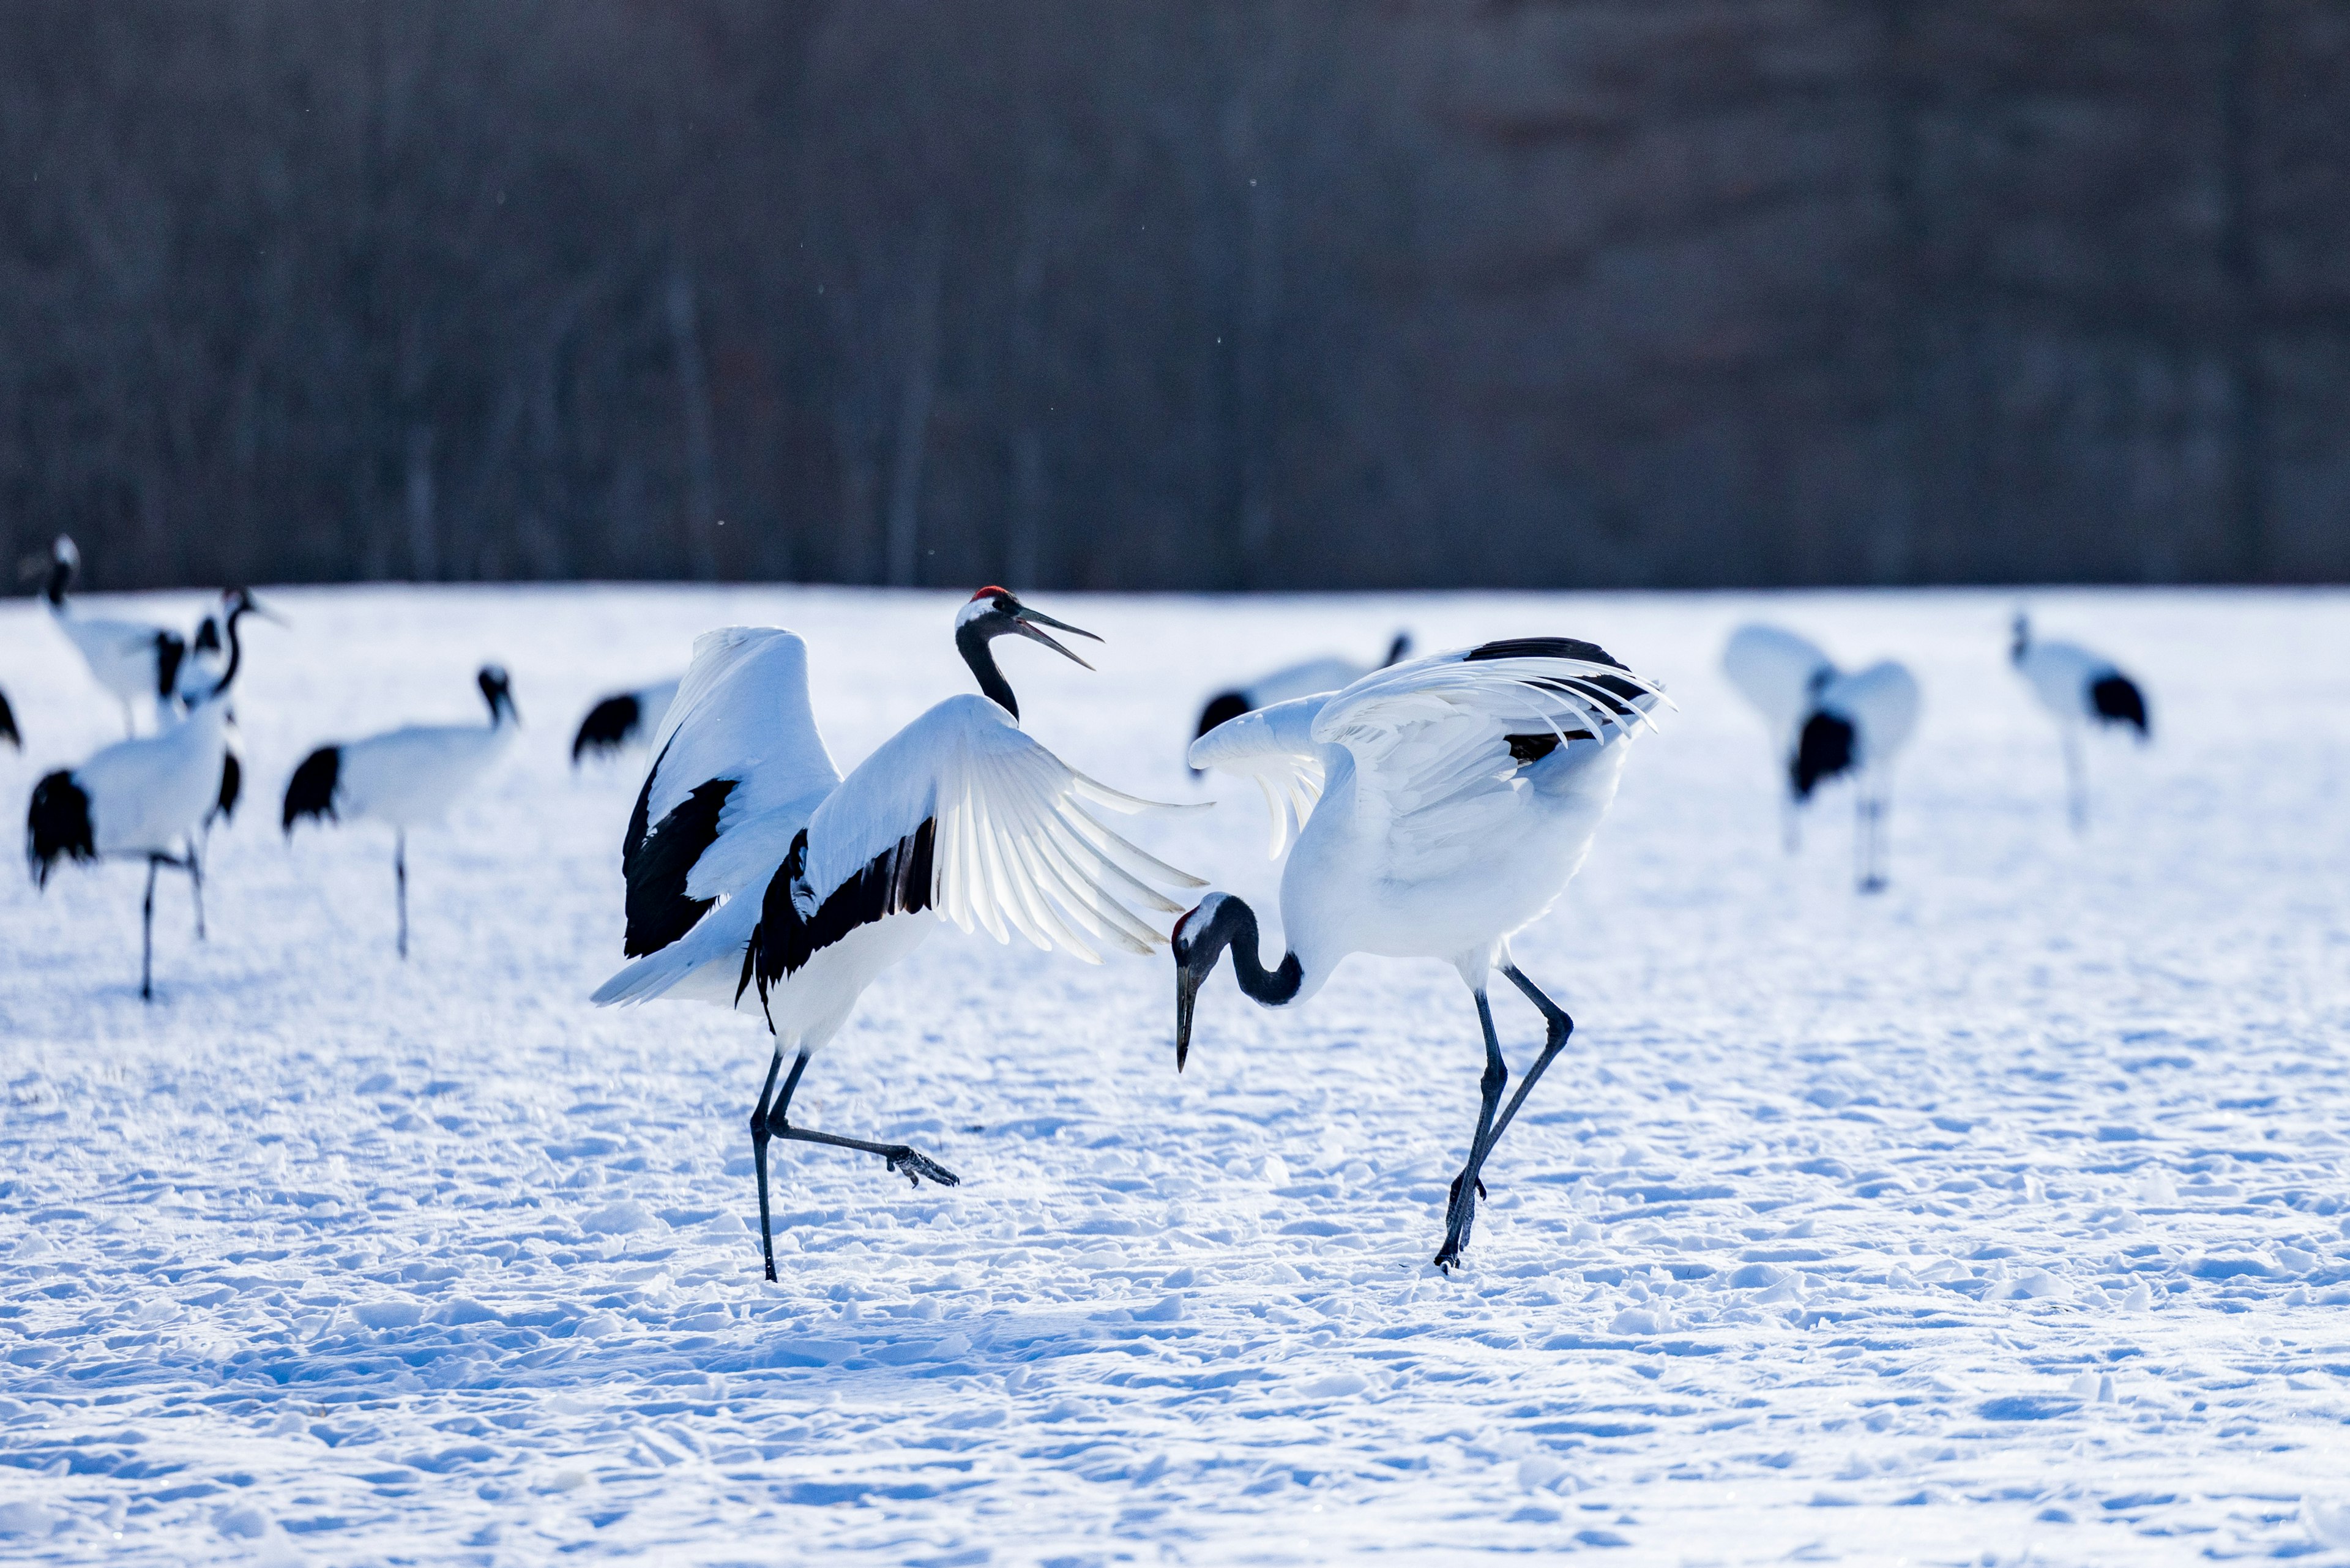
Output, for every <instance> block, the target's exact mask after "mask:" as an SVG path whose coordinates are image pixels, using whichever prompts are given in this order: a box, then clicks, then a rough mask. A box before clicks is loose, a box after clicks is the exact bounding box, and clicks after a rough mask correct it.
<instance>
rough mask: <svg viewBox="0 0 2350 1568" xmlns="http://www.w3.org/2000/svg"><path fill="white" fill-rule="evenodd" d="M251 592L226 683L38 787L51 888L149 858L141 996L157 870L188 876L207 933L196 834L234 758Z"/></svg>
mask: <svg viewBox="0 0 2350 1568" xmlns="http://www.w3.org/2000/svg"><path fill="white" fill-rule="evenodd" d="M257 609H258V607H257V606H256V605H255V604H254V603H253V601H252V599H251V597H249V596H247V595H245V594H244V593H242V592H239V593H237V594H235V595H234V596H232V597H231V600H230V605H229V609H228V614H227V617H226V625H227V627H228V639H229V658H228V661H227V663H226V665H225V666H224V668H223V670H222V671H221V673H220V675H219V677H218V678H217V680H215V681H214V682H213V684H212V686H211V687H210V688H209V689H208V690H206V691H203V692H202V693H201V694H191V695H190V697H189V700H188V703H187V708H186V711H185V712H184V713H183V714H181V715H179V716H177V717H175V718H174V719H172V721H171V722H167V723H166V724H165V726H164V728H163V729H162V730H161V732H160V733H157V734H154V735H147V736H134V737H133V738H131V739H129V740H124V741H118V742H115V743H114V744H112V745H110V746H108V747H106V748H104V749H103V750H101V751H99V752H98V753H96V754H95V755H93V756H91V757H90V758H89V759H88V761H86V762H84V763H82V764H81V765H80V766H78V767H75V768H69V769H60V770H59V771H57V772H56V773H52V774H49V775H48V776H47V777H46V778H44V779H42V780H41V782H40V783H39V784H37V785H36V786H35V788H34V791H33V799H32V805H31V807H30V809H29V810H28V812H27V813H26V850H27V854H28V856H29V857H30V859H31V862H32V866H33V873H34V877H35V879H36V881H37V882H38V883H39V884H40V885H42V886H43V887H46V886H47V883H48V876H49V872H50V871H51V870H52V869H53V868H54V867H56V865H57V862H58V861H59V860H65V859H71V860H78V861H85V862H87V861H94V860H100V859H124V858H134V857H135V858H141V859H144V860H145V861H146V862H147V894H146V899H145V902H144V905H143V907H142V919H141V924H142V931H143V934H142V938H141V956H140V982H139V992H140V996H142V997H145V998H148V999H150V1000H151V999H152V998H153V995H154V981H153V969H154V963H153V959H154V912H155V874H156V872H157V870H158V869H159V868H161V867H165V866H170V867H174V868H175V869H179V870H183V871H185V872H187V873H188V876H189V879H190V883H191V886H192V890H193V893H194V896H195V898H196V908H197V910H198V915H197V930H198V934H199V935H200V936H201V935H202V933H203V915H202V910H203V866H202V863H201V861H200V860H199V859H198V858H197V856H196V853H195V847H194V836H195V833H196V830H197V828H198V827H199V826H200V825H201V824H202V823H203V820H204V817H205V815H207V814H208V813H209V812H210V811H212V810H213V807H214V806H215V805H217V804H218V802H219V799H220V790H221V776H222V768H223V765H224V759H225V758H226V756H227V753H228V738H227V724H228V699H229V690H230V687H231V684H232V683H233V682H234V680H235V679H236V675H237V670H238V666H239V665H240V663H241V662H242V649H241V644H240V641H239V639H238V636H237V621H238V620H239V618H242V617H243V616H244V614H245V613H247V612H248V611H251V610H257Z"/></svg>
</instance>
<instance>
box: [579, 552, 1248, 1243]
mask: <svg viewBox="0 0 2350 1568" xmlns="http://www.w3.org/2000/svg"><path fill="white" fill-rule="evenodd" d="M1037 624H1042V625H1045V626H1054V627H1060V628H1062V629H1064V630H1069V631H1076V628H1073V627H1066V626H1064V624H1063V623H1061V622H1059V621H1055V620H1052V619H1051V618H1048V617H1045V616H1043V615H1041V614H1039V613H1038V612H1036V611H1035V610H1032V609H1030V608H1028V607H1026V606H1024V605H1022V604H1020V603H1019V602H1018V600H1017V599H1015V598H1014V597H1013V596H1011V595H1010V594H1007V593H1004V592H1003V590H1001V589H996V588H987V589H983V590H981V592H980V594H978V595H975V596H973V597H972V601H971V603H970V604H969V605H967V606H966V607H964V611H963V613H962V616H961V617H960V618H959V619H958V624H957V642H958V644H959V646H961V648H962V651H963V655H964V657H965V659H967V660H969V661H970V662H971V663H972V670H973V672H974V673H975V674H976V675H977V676H978V677H979V680H980V684H981V686H982V687H983V689H986V690H988V691H990V692H991V693H992V694H993V696H992V698H991V697H979V696H961V697H951V698H949V699H947V700H946V701H943V702H941V703H939V704H938V705H937V706H935V707H933V708H931V710H930V711H928V712H926V713H924V714H923V715H922V716H921V717H920V718H919V719H916V720H915V721H914V722H912V723H910V724H909V725H907V726H906V727H905V728H904V729H903V730H900V731H899V732H898V733H897V734H895V735H893V736H892V737H890V738H889V740H888V741H887V742H883V744H882V745H881V746H880V748H879V750H877V751H876V752H875V753H873V754H872V755H871V756H869V757H868V758H867V759H866V760H865V761H864V762H863V763H860V764H858V767H857V768H856V769H855V770H854V771H852V772H851V773H850V774H848V776H847V778H845V779H844V778H842V777H841V776H840V775H839V774H838V772H837V769H836V768H835V767H834V765H833V762H832V757H831V754H830V753H829V752H828V751H827V749H826V747H825V744H824V739H823V736H822V735H821V734H820V733H819V732H818V731H817V729H816V718H815V713H814V711H813V709H812V708H811V706H810V704H809V701H808V691H807V650H806V645H805V644H804V643H803V642H802V641H801V640H800V639H799V638H797V637H795V636H794V635H793V634H792V633H790V632H788V631H783V630H779V629H775V628H745V627H737V628H728V629H726V630H723V631H715V632H711V633H708V634H706V635H705V636H703V637H702V639H699V640H698V641H697V642H696V643H695V644H694V654H693V663H692V665H691V668H690V669H689V670H687V672H686V675H685V679H684V681H683V684H682V685H681V688H680V690H679V691H678V695H677V699H676V701H675V702H674V703H672V704H671V708H670V711H669V715H668V717H667V719H666V720H665V721H664V722H663V723H662V725H661V728H660V732H658V733H657V734H656V735H655V737H654V740H653V762H652V764H651V767H650V770H649V772H648V773H647V774H646V778H645V782H644V785H643V788H642V789H641V791H640V792H639V798H638V803H637V808H636V813H635V815H634V817H633V818H632V820H631V822H630V824H629V832H628V836H627V839H626V841H625V843H624V846H623V849H622V857H621V858H622V867H623V871H624V873H625V875H626V877H627V881H628V933H627V938H626V941H625V944H624V946H625V950H627V952H628V953H629V954H630V955H631V961H629V963H628V964H627V965H626V966H625V967H623V968H622V969H621V970H620V971H619V972H618V973H617V974H615V975H613V976H612V977H611V979H609V980H608V981H606V982H605V983H604V984H603V985H602V986H601V987H600V988H598V991H597V992H596V993H595V996H594V999H593V1000H594V1001H595V1002H597V1003H598V1004H599V1005H610V1004H613V1003H619V1002H650V1001H652V1000H654V999H656V998H660V997H674V998H681V999H692V1000H697V1001H706V1002H715V1003H718V1004H720V1005H722V1006H730V1007H752V1008H756V1009H758V1010H759V1011H761V1012H763V1014H764V1017H765V1018H766V1020H767V1023H768V1026H769V1028H770V1030H771V1032H772V1033H773V1035H774V1038H775V1053H774V1056H773V1059H772V1060H771V1062H770V1064H769V1067H768V1071H767V1077H766V1084H765V1086H764V1088H763V1089H762V1092H761V1095H760V1098H759V1103H758V1106H757V1108H756V1109H755V1110H754V1113H753V1124H752V1125H753V1147H754V1156H755V1162H756V1165H757V1169H758V1177H759V1201H760V1220H761V1231H762V1239H763V1242H764V1246H765V1251H766V1262H767V1270H768V1273H769V1276H770V1277H771V1278H772V1277H773V1275H774V1262H775V1259H774V1248H773V1244H772V1241H771V1240H770V1239H769V1238H768V1234H767V1215H768V1208H767V1189H766V1147H767V1142H768V1140H769V1139H770V1138H771V1137H789V1138H794V1139H798V1140H801V1141H807V1142H816V1143H826V1144H831V1145H833V1146H835V1147H848V1148H854V1149H859V1150H862V1151H865V1152H868V1153H873V1154H878V1155H880V1156H881V1157H882V1158H884V1159H885V1160H886V1161H887V1162H888V1164H889V1168H891V1169H893V1170H896V1171H899V1172H900V1173H902V1174H905V1175H907V1176H908V1177H909V1178H910V1179H912V1178H925V1177H926V1178H929V1179H931V1180H934V1181H939V1182H941V1183H946V1184H950V1185H951V1184H952V1183H953V1182H954V1181H955V1177H954V1176H953V1174H952V1173H951V1172H949V1171H947V1170H945V1169H944V1168H941V1167H940V1166H938V1165H937V1164H936V1163H935V1162H934V1161H932V1160H931V1159H930V1158H928V1157H926V1156H924V1155H921V1154H920V1153H918V1152H917V1151H915V1150H913V1149H911V1148H908V1147H904V1146H902V1145H884V1144H875V1143H869V1142H867V1141H864V1140H861V1139H856V1138H844V1137H838V1136H837V1135H833V1134H829V1133H816V1132H813V1131H810V1130H809V1129H806V1128H800V1127H793V1126H791V1124H790V1122H789V1120H788V1117H787V1114H786V1113H787V1110H788V1107H789V1105H790V1101H791V1096H792V1094H793V1092H794V1090H795V1088H796V1086H797V1085H798V1082H799V1078H800V1075H801V1073H802V1072H803V1071H804V1070H805V1069H806V1064H807V1061H808V1058H809V1056H810V1054H812V1053H813V1052H814V1051H815V1050H816V1048H817V1047H818V1046H820V1045H822V1044H825V1043H826V1042H827V1041H828V1040H829V1039H831V1038H832V1036H833V1035H834V1034H835V1033H837V1031H838V1030H839V1029H840V1027H841V1025H842V1024H843V1023H845V1022H846V1021H847V1016H848V1014H849V1012H850V1011H851V1010H852V1009H853V1008H854V1007H855V1005H856V1002H857V999H858V996H860V995H861V994H862V993H863V992H864V991H865V989H866V988H867V987H868V985H870V984H871V983H872V982H873V981H874V980H875V979H876V978H877V977H878V976H879V974H880V973H881V972H882V971H884V970H886V969H888V968H889V966H890V965H891V964H894V963H896V962H897V961H899V959H901V958H903V957H904V956H906V954H908V953H909V952H910V951H912V950H913V949H914V948H915V947H916V946H918V945H920V942H921V941H922V940H923V939H924V938H925V937H927V936H928V935H929V934H930V932H931V930H932V929H934V928H935V926H936V923H937V920H939V919H947V920H951V921H953V922H954V923H955V924H956V925H958V926H960V927H961V928H962V929H965V930H972V929H980V930H985V931H987V932H988V933H989V934H991V935H993V937H995V938H996V940H999V941H1008V940H1011V938H1012V936H1013V935H1014V933H1017V934H1018V935H1020V936H1022V937H1024V938H1025V939H1026V940H1029V941H1030V942H1032V943H1034V944H1035V946H1037V947H1039V948H1044V949H1047V950H1050V949H1055V948H1057V949H1060V950H1065V951H1068V952H1071V953H1074V954H1076V956H1078V957H1079V958H1082V959H1085V960H1087V961H1097V960H1098V957H1099V954H1100V951H1101V950H1102V949H1104V948H1106V947H1115V948H1119V949H1123V950H1127V951H1129V952H1136V953H1147V952H1149V950H1150V949H1151V948H1152V947H1153V946H1154V945H1156V944H1158V943H1159V942H1161V941H1163V940H1165V939H1164V938H1163V937H1161V936H1160V935H1159V931H1158V930H1157V929H1156V928H1155V927H1153V926H1152V925H1151V924H1150V921H1149V917H1150V916H1152V915H1168V914H1173V913H1175V912H1176V911H1177V910H1178V909H1180V905H1178V904H1176V903H1174V902H1172V901H1171V900H1170V899H1169V898H1166V897H1165V895H1164V894H1162V893H1161V892H1159V888H1158V887H1157V886H1154V885H1153V884H1154V883H1157V884H1161V885H1171V886H1175V887H1188V888H1197V887H1201V886H1202V885H1203V884H1201V882H1200V881H1199V880H1198V879H1197V878H1195V877H1189V876H1186V875H1185V874H1184V873H1182V872H1180V871H1178V870H1176V869H1175V868H1174V867H1170V866H1167V865H1165V864H1164V863H1163V862H1161V861H1159V860H1158V859H1157V858H1155V857H1152V856H1150V855H1149V854H1147V853H1145V852H1144V851H1143V850H1141V849H1139V848H1138V847H1136V846H1134V845H1132V844H1130V843H1128V842H1127V841H1126V840H1125V839H1124V838H1123V837H1121V836H1118V834H1117V833H1115V832H1114V831H1112V830H1111V829H1110V828H1109V827H1107V826H1105V825H1104V824H1103V823H1102V822H1101V821H1100V820H1099V819H1098V818H1097V816H1095V815H1093V809H1100V810H1108V811H1113V812H1119V813H1131V812H1136V811H1142V810H1147V809H1151V805H1150V803H1149V802H1145V801H1141V800H1139V799H1137V798H1135V797H1134V796H1131V795H1128V794H1123V793H1121V792H1119V791H1118V790H1114V789H1111V788H1109V787H1108V786H1107V785H1106V784H1098V783H1097V782H1096V781H1094V780H1092V779H1089V778H1087V777H1086V776H1085V775H1084V774H1080V773H1078V772H1076V770H1075V769H1073V768H1071V767H1069V766H1068V765H1067V764H1066V763H1063V762H1062V761H1061V760H1060V759H1059V758H1057V757H1055V756H1054V755H1053V753H1051V752H1049V751H1047V750H1046V749H1045V747H1044V746H1042V745H1040V744H1038V743H1037V742H1035V741H1034V740H1032V739H1030V738H1029V737H1028V736H1027V735H1025V734H1024V733H1022V732H1021V731H1020V729H1019V728H1018V725H1017V721H1016V714H1017V704H1016V701H1012V700H1011V698H1012V693H1011V690H1010V687H1009V686H1008V684H1006V683H1004V682H1003V678H1002V675H1001V672H1000V671H999V670H997V669H996V667H995V665H994V661H993V655H992V654H991V653H990V651H989V649H988V647H987V644H988V642H989V640H990V639H993V638H994V637H996V636H1001V635H1006V634H1016V635H1021V636H1026V637H1030V638H1034V639H1036V640H1039V641H1042V642H1045V644H1046V645H1047V646H1049V647H1052V648H1054V649H1057V650H1058V651H1061V652H1063V653H1067V651H1068V650H1067V649H1063V648H1061V646H1060V645H1059V644H1058V643H1057V642H1055V641H1054V640H1053V639H1051V638H1049V637H1045V636H1044V635H1043V634H1042V633H1041V632H1039V631H1037V630H1036V629H1035V625H1037ZM1079 635H1087V636H1089V635H1090V634H1089V633H1080V634H1079ZM1069 657H1071V658H1073V659H1074V658H1076V655H1074V654H1070V655H1069ZM1079 662H1081V663H1082V662H1083V661H1082V660H1079ZM1089 808H1092V809H1089ZM786 1054H790V1055H791V1056H792V1058H793V1066H792V1070H791V1076H790V1078H789V1079H788V1080H787V1081H786V1082H785V1085H784V1087H783V1091H782V1094H781V1096H780V1097H776V1096H775V1079H776V1074H777V1072H778V1070H779V1069H780V1067H781V1065H782V1063H783V1061H784V1058H785V1055H786Z"/></svg>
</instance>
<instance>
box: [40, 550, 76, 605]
mask: <svg viewBox="0 0 2350 1568" xmlns="http://www.w3.org/2000/svg"><path fill="white" fill-rule="evenodd" d="M72 583H73V563H72V562H70V561H51V562H50V563H49V580H48V581H47V582H46V583H44V584H42V585H41V597H44V598H46V599H47V600H48V601H49V607H50V608H51V609H63V608H65V607H66V589H67V588H68V587H70V586H71V585H72Z"/></svg>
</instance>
